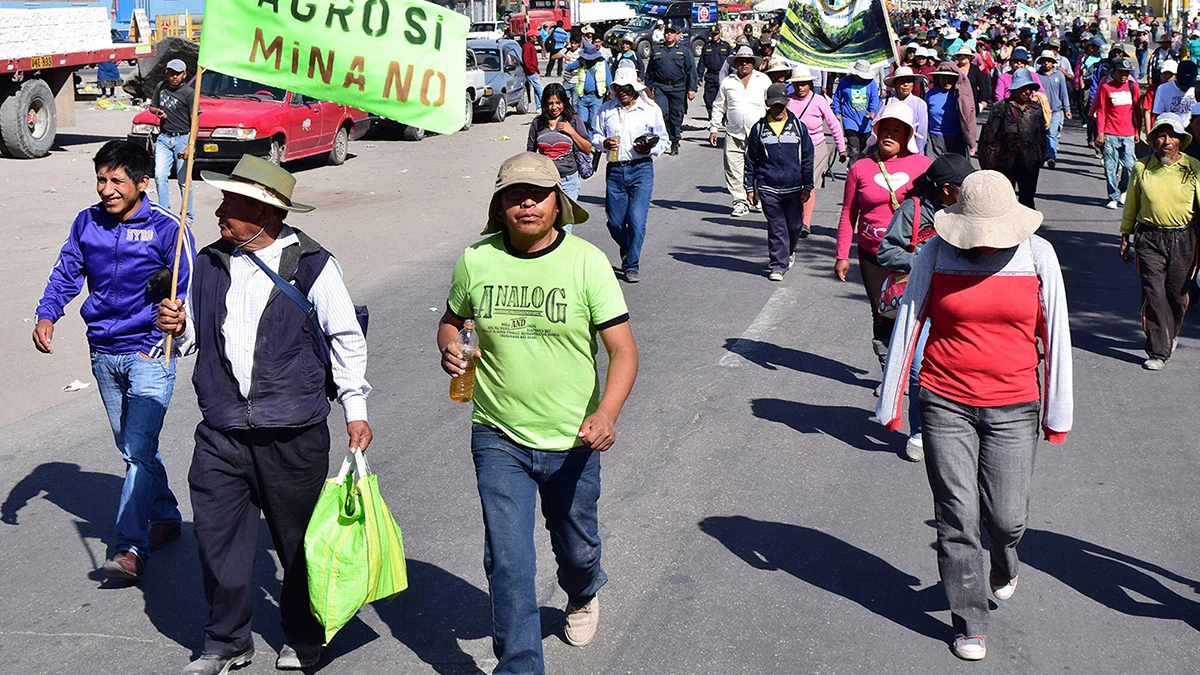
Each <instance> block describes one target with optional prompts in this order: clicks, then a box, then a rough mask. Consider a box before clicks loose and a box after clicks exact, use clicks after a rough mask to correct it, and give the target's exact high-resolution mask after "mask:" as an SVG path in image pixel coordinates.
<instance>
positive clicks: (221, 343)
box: [158, 155, 371, 675]
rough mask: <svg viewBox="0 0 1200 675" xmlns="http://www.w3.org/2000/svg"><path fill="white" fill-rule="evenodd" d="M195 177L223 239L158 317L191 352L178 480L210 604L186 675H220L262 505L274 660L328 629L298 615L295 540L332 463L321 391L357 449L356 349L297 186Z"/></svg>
mask: <svg viewBox="0 0 1200 675" xmlns="http://www.w3.org/2000/svg"><path fill="white" fill-rule="evenodd" d="M200 175H201V177H202V178H203V179H204V182H206V183H208V184H209V185H212V186H213V187H216V188H217V189H219V190H221V192H222V194H223V200H222V202H221V205H220V206H219V207H218V208H217V211H216V216H217V219H218V223H217V224H218V226H219V227H220V230H221V238H220V239H218V240H217V241H216V242H214V243H212V244H210V245H208V246H207V247H205V248H204V249H202V250H201V251H200V253H199V254H197V256H196V265H195V272H194V274H195V276H194V279H193V285H192V288H193V291H192V294H191V295H190V296H189V297H188V302H187V309H186V311H185V309H184V304H183V303H181V302H171V301H170V300H165V301H163V304H162V305H161V306H160V308H159V311H158V326H159V328H161V329H162V330H163V331H165V332H168V333H171V334H172V335H175V336H176V337H178V338H180V342H181V347H182V348H183V349H184V350H185V351H191V350H196V351H197V352H198V356H197V359H196V366H195V370H194V372H193V375H192V384H193V385H195V387H196V398H197V399H198V402H199V404H200V412H201V415H202V420H201V421H200V423H199V424H198V425H197V426H196V435H195V439H196V449H195V454H194V455H193V456H192V466H191V470H190V472H189V473H188V484H189V486H190V487H191V497H192V510H193V512H194V514H195V516H194V517H195V533H196V541H197V543H198V544H199V548H200V567H201V571H202V572H203V575H204V595H205V599H206V600H207V601H208V603H209V605H210V607H211V608H212V609H211V611H210V613H209V617H208V622H207V623H206V625H205V627H204V645H203V648H202V649H201V656H200V658H199V659H197V660H195V661H193V662H192V663H191V664H190V665H189V666H188V667H187V668H186V669H184V671H183V673H184V675H217V674H218V673H224V672H227V669H228V668H230V667H233V666H237V665H241V664H245V663H248V662H249V661H250V659H251V657H252V656H253V655H254V641H253V638H252V636H251V627H250V621H251V609H252V605H253V603H254V598H255V587H254V580H253V577H254V559H255V557H256V553H257V546H258V520H259V512H260V511H261V512H262V514H263V515H264V516H265V517H266V521H267V527H268V529H269V530H270V532H271V539H272V541H273V542H274V544H275V552H276V554H278V556H279V562H280V565H281V566H282V567H283V588H282V591H281V593H280V596H279V610H280V614H281V615H282V618H283V637H284V642H285V644H284V647H283V649H282V650H281V651H280V653H279V657H278V659H277V660H276V663H275V666H276V668H278V669H281V670H294V669H300V668H308V667H310V666H312V665H314V664H316V663H317V662H318V661H319V660H320V656H321V648H322V644H323V643H324V635H325V631H324V629H323V628H322V627H321V625H320V624H319V623H318V622H317V621H316V619H315V618H314V617H313V615H312V611H311V610H310V608H309V600H308V574H307V571H306V569H305V559H304V532H305V530H306V528H307V527H308V521H309V518H310V517H311V515H312V511H313V507H314V506H315V505H316V502H317V497H318V496H319V494H320V492H321V486H322V484H323V483H324V481H325V476H326V473H327V471H328V468H329V445H330V439H329V427H328V425H327V424H326V421H325V418H326V417H327V416H328V415H329V410H330V408H329V400H328V399H327V393H326V392H327V387H331V388H332V389H334V390H336V398H337V399H338V401H340V402H341V404H342V408H343V409H344V410H345V413H346V431H347V433H348V434H349V436H350V442H349V446H350V448H351V449H357V450H358V451H365V450H366V449H367V446H369V445H370V443H371V427H370V425H369V424H368V423H367V395H368V394H369V393H370V391H371V387H370V385H369V384H367V381H366V379H365V373H366V367H367V343H366V339H365V337H364V335H363V329H362V327H361V326H360V324H359V320H358V318H357V317H356V310H355V307H354V305H353V304H352V303H351V301H350V294H349V293H348V292H347V291H346V286H345V284H344V283H343V282H342V273H341V268H340V267H339V266H338V263H337V261H336V260H335V259H334V258H333V256H332V255H331V254H330V253H329V252H328V251H326V250H325V249H324V248H322V247H321V245H320V244H318V243H317V242H316V241H313V239H311V238H310V237H309V236H308V235H307V234H305V233H304V232H302V231H300V230H299V229H296V228H293V227H291V226H289V225H288V224H287V223H285V222H284V218H285V217H286V216H287V215H288V214H289V213H293V212H296V213H307V212H309V211H312V210H313V207H312V206H307V205H305V204H301V203H300V202H297V201H295V200H293V199H292V191H293V188H294V187H295V185H296V179H295V178H294V177H293V176H292V175H291V174H290V173H288V172H287V171H285V170H284V169H282V168H280V167H278V166H275V165H273V164H271V163H269V162H267V161H265V160H262V159H259V158H257V157H251V156H249V155H246V156H244V157H242V159H241V161H239V162H238V164H237V166H236V167H234V170H233V173H231V174H229V175H223V174H217V173H212V172H208V171H204V172H201V174H200ZM285 287H286V288H285ZM189 317H190V318H191V320H189ZM329 380H332V383H331V385H327V384H326V383H327V381H329Z"/></svg>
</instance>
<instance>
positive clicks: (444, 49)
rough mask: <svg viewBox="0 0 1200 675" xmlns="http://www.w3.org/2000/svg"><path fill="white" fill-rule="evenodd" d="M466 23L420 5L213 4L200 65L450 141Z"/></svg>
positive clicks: (286, 0)
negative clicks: (379, 117) (428, 132)
mask: <svg viewBox="0 0 1200 675" xmlns="http://www.w3.org/2000/svg"><path fill="white" fill-rule="evenodd" d="M469 24H470V21H469V20H468V19H467V17H465V16H463V15H462V14H459V13H457V12H453V11H450V10H449V9H446V8H445V7H440V6H438V5H435V4H433V3H431V2H425V1H424V0H365V1H364V0H357V1H356V0H208V2H207V5H206V6H205V8H204V35H203V37H202V38H201V40H200V58H199V62H200V65H201V66H202V67H204V68H206V69H209V70H214V71H217V72H219V73H224V74H226V75H232V76H235V77H241V78H245V79H248V80H254V81H255V82H259V83H261V84H265V85H268V86H273V87H280V88H282V89H289V90H291V91H295V92H299V93H301V94H304V95H306V96H312V97H313V98H318V99H322V100H325V101H333V102H334V103H341V104H344V105H348V106H351V107H354V108H359V109H361V110H366V111H367V112H370V113H374V114H376V115H380V116H382V117H386V118H388V119H393V120H396V121H397V122H402V123H404V124H408V125H411V126H414V127H418V128H421V129H425V130H428V131H436V132H437V133H440V134H451V133H454V132H455V131H458V130H459V129H461V128H462V126H463V123H464V122H466V118H465V116H464V115H465V112H466V106H467V101H466V89H467V69H466V57H465V55H464V54H465V52H466V40H467V28H468V26H469Z"/></svg>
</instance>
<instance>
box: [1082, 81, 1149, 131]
mask: <svg viewBox="0 0 1200 675" xmlns="http://www.w3.org/2000/svg"><path fill="white" fill-rule="evenodd" d="M1140 97H1141V93H1140V92H1139V90H1138V85H1137V82H1134V81H1133V78H1130V79H1129V81H1127V82H1126V83H1125V84H1122V85H1120V86H1117V84H1116V83H1115V82H1113V81H1112V80H1105V81H1104V82H1103V83H1101V84H1100V88H1099V89H1098V90H1097V91H1096V99H1095V100H1094V101H1092V110H1091V114H1092V115H1094V116H1095V117H1096V130H1097V131H1099V132H1100V133H1102V134H1112V135H1113V136H1134V135H1136V134H1137V127H1138V126H1140V125H1136V122H1135V118H1136V116H1137V101H1138V99H1139V98H1140Z"/></svg>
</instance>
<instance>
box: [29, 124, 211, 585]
mask: <svg viewBox="0 0 1200 675" xmlns="http://www.w3.org/2000/svg"><path fill="white" fill-rule="evenodd" d="M93 165H94V168H95V170H96V192H97V193H98V194H99V195H100V203H98V204H96V205H94V206H90V207H88V208H86V209H84V210H83V211H80V212H79V215H78V216H76V217H75V222H74V223H72V224H71V230H70V232H69V233H68V234H67V240H66V242H65V243H64V244H63V247H62V251H61V252H59V254H58V260H57V261H55V263H54V269H52V270H51V271H50V279H49V280H48V281H47V283H46V291H45V293H44V294H43V295H42V300H41V302H39V303H38V307H37V319H38V321H37V324H36V326H35V328H34V330H33V343H34V346H36V347H37V350H38V351H40V352H42V353H45V354H50V353H52V352H53V349H52V348H51V342H52V340H53V339H54V324H55V322H57V321H58V320H59V319H61V318H62V316H63V313H64V309H65V308H66V306H67V305H68V304H69V303H70V302H71V300H72V299H74V298H75V296H77V295H79V292H80V291H81V290H82V289H83V285H84V282H85V281H86V282H87V288H88V297H87V300H85V301H84V302H83V306H82V307H80V309H79V314H80V315H81V316H82V317H83V320H84V322H86V323H87V327H88V330H87V338H88V348H89V349H90V351H91V356H92V374H93V375H94V376H95V377H96V388H97V389H99V390H100V399H101V400H102V401H103V402H104V409H105V410H106V411H107V412H108V421H109V425H110V426H111V427H112V431H113V438H114V439H115V440H116V442H117V448H118V449H120V451H121V456H122V457H123V458H124V460H125V484H124V487H123V488H122V489H121V502H120V506H119V507H118V508H117V522H116V535H117V537H116V538H117V545H116V549H117V550H116V553H115V554H114V555H113V556H112V557H111V558H109V559H107V560H106V561H105V562H104V567H103V571H104V574H105V575H106V576H109V577H112V578H116V579H123V580H125V581H137V580H139V579H140V578H141V576H142V572H143V570H144V568H145V565H146V562H147V561H148V560H149V558H150V552H151V551H155V550H158V549H159V548H162V547H163V546H165V545H166V544H167V543H169V542H171V541H172V540H174V539H177V538H179V534H180V520H181V519H180V515H179V508H178V506H177V503H176V501H175V495H174V494H172V493H171V488H170V487H169V486H168V485H167V470H166V468H165V467H164V466H163V463H162V457H161V456H160V455H159V452H158V434H159V431H160V430H161V429H162V425H163V417H164V416H165V415H166V414H167V406H168V405H170V403H171V393H172V391H174V388H175V362H174V361H172V362H171V364H170V367H169V368H168V367H167V365H166V364H165V363H164V361H163V358H162V357H163V348H164V347H163V345H164V341H165V337H164V336H163V334H162V332H161V331H159V330H158V329H157V328H155V326H154V305H155V304H156V303H157V302H158V301H159V300H160V299H162V298H165V297H168V296H169V295H170V290H171V265H172V264H173V263H174V260H175V243H176V240H177V239H178V238H179V228H180V223H179V216H176V215H175V214H173V213H171V212H169V211H167V210H166V209H164V208H163V207H161V206H159V205H158V204H155V203H154V202H152V201H151V200H150V198H149V197H148V196H147V195H146V186H147V185H149V183H150V178H151V177H152V176H153V174H154V160H153V159H152V158H151V157H150V153H148V152H147V151H146V150H145V149H144V148H142V147H141V146H140V145H138V144H136V143H130V142H129V141H109V142H108V143H105V144H104V145H103V146H102V147H101V148H100V151H99V152H97V153H96V156H95V158H94V159H93ZM183 245H184V246H183V251H182V255H181V256H180V258H179V280H178V283H177V285H176V289H177V293H178V297H179V298H184V297H185V296H186V295H187V290H188V287H189V278H190V272H191V266H192V265H191V261H192V251H193V249H194V243H193V241H192V235H191V232H189V231H187V230H186V229H185V230H184V237H183Z"/></svg>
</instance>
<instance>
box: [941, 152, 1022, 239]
mask: <svg viewBox="0 0 1200 675" xmlns="http://www.w3.org/2000/svg"><path fill="white" fill-rule="evenodd" d="M1041 226H1042V214H1041V212H1039V211H1035V210H1033V209H1031V208H1029V207H1028V206H1025V205H1023V204H1021V203H1020V202H1018V201H1017V193H1016V192H1014V191H1013V187H1012V183H1010V182H1009V181H1008V179H1007V178H1005V177H1004V174H1002V173H1000V172H999V171H991V170H984V171H976V172H975V173H972V174H971V175H969V176H967V177H966V178H965V179H963V182H962V191H961V192H959V195H958V203H957V204H955V205H953V206H949V207H947V208H946V209H945V210H942V211H939V212H937V213H936V214H934V216H933V229H934V230H936V231H937V233H938V236H940V237H941V238H942V239H945V240H946V242H947V243H949V244H950V245H951V246H954V247H955V248H959V249H963V250H966V249H972V248H980V247H987V248H999V249H1004V248H1012V247H1014V246H1016V245H1017V244H1020V243H1021V242H1023V241H1025V240H1026V239H1028V238H1029V237H1031V236H1033V233H1034V232H1037V229H1038V228H1039V227H1041Z"/></svg>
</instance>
